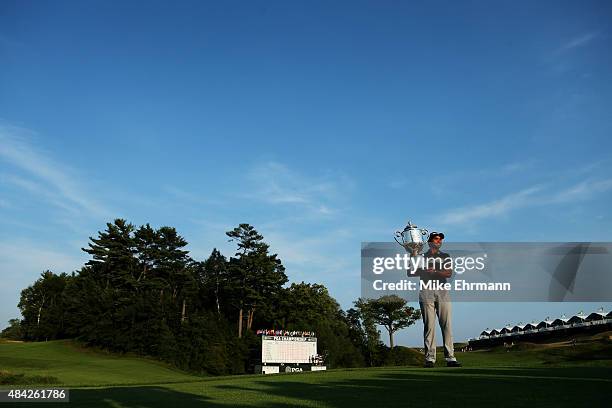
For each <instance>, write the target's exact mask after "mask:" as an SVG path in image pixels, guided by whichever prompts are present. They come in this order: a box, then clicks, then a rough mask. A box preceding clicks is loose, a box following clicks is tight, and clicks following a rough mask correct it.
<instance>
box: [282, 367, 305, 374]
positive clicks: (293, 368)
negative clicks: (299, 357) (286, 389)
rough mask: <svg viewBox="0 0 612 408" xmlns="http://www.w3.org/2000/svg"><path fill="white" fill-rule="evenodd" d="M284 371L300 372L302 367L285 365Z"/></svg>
mask: <svg viewBox="0 0 612 408" xmlns="http://www.w3.org/2000/svg"><path fill="white" fill-rule="evenodd" d="M285 372H287V373H298V372H300V373H301V372H302V367H287V368H286V369H285Z"/></svg>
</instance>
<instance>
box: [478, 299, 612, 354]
mask: <svg viewBox="0 0 612 408" xmlns="http://www.w3.org/2000/svg"><path fill="white" fill-rule="evenodd" d="M608 330H612V311H609V312H607V313H606V312H604V310H603V308H601V309H599V310H598V311H597V312H593V313H591V314H589V315H586V314H584V313H583V312H580V313H578V314H576V315H574V316H572V317H570V318H567V317H566V316H565V315H563V316H561V317H559V318H557V319H552V320H551V319H550V317H547V318H546V319H544V320H542V321H541V322H538V323H536V322H531V323H527V324H523V323H522V322H520V323H518V324H516V325H507V326H505V327H503V328H501V329H489V328H487V329H486V330H483V331H482V332H481V333H480V335H479V336H478V337H475V338H472V339H468V343H469V345H470V346H471V347H472V348H483V347H492V346H497V345H501V344H505V343H509V342H520V341H527V342H532V343H543V342H549V341H560V340H569V339H571V338H572V337H573V336H576V335H582V334H594V333H599V332H603V331H608Z"/></svg>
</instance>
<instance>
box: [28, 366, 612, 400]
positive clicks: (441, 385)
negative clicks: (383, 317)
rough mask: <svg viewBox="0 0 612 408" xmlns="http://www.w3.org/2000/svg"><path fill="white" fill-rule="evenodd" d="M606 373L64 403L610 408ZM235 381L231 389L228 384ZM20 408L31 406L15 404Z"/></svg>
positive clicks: (442, 372) (274, 381)
mask: <svg viewBox="0 0 612 408" xmlns="http://www.w3.org/2000/svg"><path fill="white" fill-rule="evenodd" d="M611 376H612V369H610V368H592V367H577V368H551V369H540V368H534V369H526V368H516V369H515V368H504V369H484V368H483V369H479V368H467V369H446V368H441V369H432V370H429V369H401V368H398V369H394V370H390V371H386V370H383V371H371V372H357V371H355V372H346V373H335V372H328V373H321V375H319V374H318V373H316V374H315V373H310V374H303V375H302V374H296V375H279V376H272V377H262V378H261V379H260V378H251V379H246V380H240V379H239V380H238V381H234V380H231V379H228V381H219V383H209V384H208V385H207V386H206V387H204V385H203V386H202V389H201V390H202V393H203V394H204V395H196V394H190V393H184V392H179V391H175V390H172V389H169V388H163V387H159V386H155V387H113V388H101V389H80V390H79V389H74V390H71V391H70V400H71V402H70V403H69V404H62V405H60V404H45V406H67V407H92V408H111V407H113V408H115V407H125V408H148V407H151V408H153V407H176V408H183V407H186V408H189V407H228V406H231V407H239V408H242V407H247V406H250V407H271V408H275V407H283V406H305V405H310V406H328V407H332V408H342V407H351V408H355V407H373V406H385V407H395V406H409V407H416V408H418V407H448V406H457V405H459V406H464V407H466V408H467V407H469V408H472V407H485V406H486V407H490V406H492V405H494V406H495V407H496V408H497V407H513V408H514V407H523V406H524V407H527V406H529V407H530V408H533V407H538V408H541V407H551V408H552V407H554V408H559V407H572V408H575V407H577V406H587V405H589V406H609V403H610V397H611V391H610V390H611V385H612V378H611ZM232 383H234V384H232ZM18 406H20V407H26V406H33V407H37V406H39V405H38V404H19V405H18Z"/></svg>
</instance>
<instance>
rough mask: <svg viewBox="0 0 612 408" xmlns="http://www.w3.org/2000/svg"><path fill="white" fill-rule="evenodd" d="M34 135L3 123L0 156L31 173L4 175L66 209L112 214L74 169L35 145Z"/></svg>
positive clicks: (5, 180) (14, 183)
mask: <svg viewBox="0 0 612 408" xmlns="http://www.w3.org/2000/svg"><path fill="white" fill-rule="evenodd" d="M34 137H35V134H34V133H33V132H31V131H29V130H27V129H23V128H18V127H15V126H7V125H3V124H0V159H2V160H3V161H5V162H6V163H9V164H11V165H12V166H14V167H15V168H16V169H19V170H21V171H22V172H24V173H25V174H27V175H28V178H24V177H21V176H18V175H16V174H9V175H4V176H3V180H4V182H9V183H11V184H13V185H16V186H18V187H20V188H22V189H25V190H27V191H29V192H30V193H33V194H38V195H40V196H41V197H42V198H44V199H46V200H47V201H49V202H51V203H52V204H54V205H57V206H59V207H61V208H63V209H64V210H69V211H74V210H75V209H76V211H83V212H85V213H87V214H91V215H99V216H108V214H109V211H107V210H106V209H105V208H104V207H103V206H102V205H100V204H99V203H98V202H96V201H95V200H94V199H92V198H91V197H90V196H89V194H88V193H87V192H86V191H85V189H84V188H83V187H82V185H81V184H80V183H79V182H78V178H77V177H75V175H74V174H75V172H74V171H73V170H71V169H69V168H67V167H66V166H64V165H61V164H59V163H57V162H56V161H55V160H53V159H52V158H51V157H50V155H48V154H45V153H44V152H43V151H41V150H40V149H38V148H35V147H34V145H33V142H32V141H33V139H34Z"/></svg>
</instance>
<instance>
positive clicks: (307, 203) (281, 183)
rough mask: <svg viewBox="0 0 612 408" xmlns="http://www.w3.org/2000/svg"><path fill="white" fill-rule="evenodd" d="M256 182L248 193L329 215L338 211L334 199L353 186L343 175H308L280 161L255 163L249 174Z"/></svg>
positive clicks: (278, 203) (270, 202)
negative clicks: (299, 172) (318, 176)
mask: <svg viewBox="0 0 612 408" xmlns="http://www.w3.org/2000/svg"><path fill="white" fill-rule="evenodd" d="M247 178H248V181H249V183H250V184H251V185H252V186H254V188H253V191H251V192H249V193H247V195H248V197H249V198H251V199H255V200H258V201H261V202H264V203H267V204H273V205H293V206H302V207H304V208H305V209H307V210H308V211H309V212H310V213H311V214H318V215H321V216H328V215H331V214H333V213H335V211H336V208H334V202H335V201H336V200H338V199H339V198H341V196H342V195H343V192H345V191H346V190H347V189H349V188H350V186H351V184H352V183H351V181H350V180H349V179H348V178H347V177H344V176H340V177H335V178H332V177H321V178H313V177H307V176H304V175H301V174H298V173H297V172H295V171H293V170H291V169H290V168H289V167H288V166H286V165H284V164H281V163H278V162H266V163H263V164H261V165H258V166H255V167H254V168H252V169H251V171H250V172H249V173H248V175H247Z"/></svg>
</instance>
